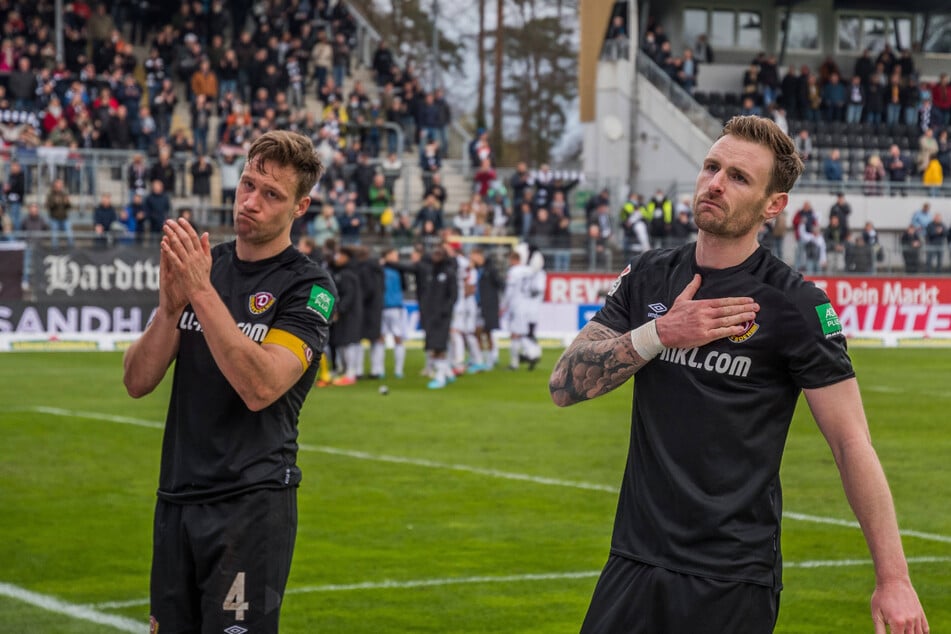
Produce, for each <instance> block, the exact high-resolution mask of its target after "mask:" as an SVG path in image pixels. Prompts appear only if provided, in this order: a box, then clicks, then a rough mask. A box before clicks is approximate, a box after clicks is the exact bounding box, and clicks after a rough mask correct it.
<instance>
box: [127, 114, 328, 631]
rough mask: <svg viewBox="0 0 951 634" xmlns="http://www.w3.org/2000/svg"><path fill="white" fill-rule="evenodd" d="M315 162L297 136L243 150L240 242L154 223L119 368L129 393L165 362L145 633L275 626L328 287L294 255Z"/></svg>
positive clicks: (158, 375) (320, 273)
mask: <svg viewBox="0 0 951 634" xmlns="http://www.w3.org/2000/svg"><path fill="white" fill-rule="evenodd" d="M322 172H323V167H322V166H321V164H320V160H319V159H318V157H317V155H316V153H315V152H314V147H313V143H312V142H311V141H310V140H309V139H308V138H307V137H304V136H302V135H299V134H296V133H291V132H285V131H272V132H268V133H266V134H264V135H262V136H261V137H259V138H258V139H257V140H256V141H255V142H254V143H253V144H252V145H251V147H250V149H249V152H248V156H247V161H246V163H245V165H244V170H243V172H242V174H241V177H240V181H239V183H238V189H237V192H236V195H235V201H234V207H233V215H234V230H235V235H236V238H235V240H234V241H232V242H228V243H225V244H220V245H217V246H215V247H214V248H212V247H211V245H210V243H209V238H208V234H207V233H204V234H202V235H198V233H196V231H195V229H194V228H193V227H192V226H191V225H190V224H189V223H188V221H187V220H184V219H177V220H168V221H167V222H166V223H165V225H164V227H163V233H164V235H163V238H162V244H161V255H160V260H159V275H160V290H159V307H158V309H157V311H156V312H155V315H154V317H153V318H152V321H151V322H150V324H149V325H148V327H147V328H146V330H145V332H144V333H143V334H142V336H141V337H140V338H139V339H138V340H137V341H136V342H135V343H133V344H132V346H130V347H129V349H128V351H127V352H126V354H125V359H124V370H125V372H124V377H123V378H124V382H125V386H126V389H127V391H128V392H129V394H130V395H131V396H133V397H135V398H139V397H142V396H145V395H146V394H149V393H150V392H152V391H153V390H154V389H155V388H156V387H157V386H158V385H159V383H160V382H161V381H162V379H163V377H164V376H165V374H166V372H167V370H168V368H169V367H170V366H171V364H172V362H173V361H174V363H175V369H174V371H173V379H172V387H171V400H170V402H169V407H168V414H167V417H166V422H165V435H164V440H163V443H162V458H161V467H160V473H159V487H158V500H157V503H156V507H155V521H154V527H153V549H152V574H151V582H150V587H151V623H150V626H151V631H152V632H153V633H155V632H159V631H160V632H161V634H171V633H173V632H178V633H184V632H189V633H193V632H194V633H197V632H222V631H224V632H230V631H232V630H234V631H236V632H237V631H241V632H245V631H251V632H255V633H259V632H270V633H276V632H277V631H278V618H279V615H280V607H281V603H282V600H283V595H284V587H285V585H286V583H287V577H288V574H289V572H290V566H291V557H292V554H293V550H294V539H295V536H296V532H297V486H298V484H299V483H300V481H301V472H300V469H299V468H298V466H297V448H298V447H297V419H298V415H299V413H300V409H301V406H302V405H303V403H304V399H305V397H306V396H307V393H308V391H309V390H310V388H311V386H312V385H313V383H314V375H315V374H316V372H317V367H318V361H319V357H320V352H321V350H323V348H324V344H326V342H327V336H328V331H329V325H330V317H331V314H332V312H333V308H334V303H335V301H336V288H335V287H334V285H333V281H332V280H331V278H330V276H329V275H328V274H327V273H326V272H325V271H324V270H323V269H322V268H321V267H320V266H318V265H317V264H315V263H314V262H313V261H311V260H310V259H309V258H307V257H306V256H304V255H302V254H301V253H300V252H299V251H298V250H297V249H295V248H294V247H293V246H292V245H291V239H290V231H291V224H292V223H293V221H294V220H295V219H296V218H299V217H301V216H303V214H304V213H305V212H306V211H307V208H308V207H309V206H310V197H309V192H310V191H311V189H312V188H313V186H314V185H315V184H316V183H317V180H318V179H319V177H320V175H321V173H322Z"/></svg>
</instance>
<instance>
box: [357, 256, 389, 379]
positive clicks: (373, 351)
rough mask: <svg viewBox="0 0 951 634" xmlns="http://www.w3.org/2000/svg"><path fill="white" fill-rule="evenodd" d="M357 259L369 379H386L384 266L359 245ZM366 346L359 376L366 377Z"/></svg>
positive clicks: (362, 332)
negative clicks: (384, 371)
mask: <svg viewBox="0 0 951 634" xmlns="http://www.w3.org/2000/svg"><path fill="white" fill-rule="evenodd" d="M354 253H356V256H357V275H359V276H360V296H361V297H362V298H363V324H362V326H361V328H360V338H361V341H362V340H363V339H366V340H367V341H368V342H369V343H370V376H369V378H371V379H381V378H383V352H384V347H383V344H382V343H381V341H382V337H381V333H380V322H381V320H382V319H383V267H382V266H380V263H379V261H377V258H375V257H371V254H370V249H369V248H367V247H365V246H359V247H356V248H355V249H354ZM363 361H364V353H363V344H362V343H361V345H360V356H359V357H358V361H357V368H356V373H357V376H358V377H363V376H364V371H363V369H364V365H363Z"/></svg>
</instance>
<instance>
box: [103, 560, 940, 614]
mask: <svg viewBox="0 0 951 634" xmlns="http://www.w3.org/2000/svg"><path fill="white" fill-rule="evenodd" d="M907 561H908V563H909V564H934V563H951V557H909V558H908V559H907ZM871 565H872V560H871V559H831V560H813V561H798V562H797V561H793V562H784V563H783V568H807V569H809V568H845V567H850V566H871ZM600 575H601V571H600V570H585V571H580V572H545V573H536V574H523V575H477V576H472V577H442V578H438V577H437V578H433V579H408V580H405V581H396V580H394V579H384V580H383V581H364V582H361V583H330V584H324V585H316V586H298V587H290V588H288V589H287V590H285V591H284V594H313V593H321V592H356V591H360V590H408V589H412V588H440V587H445V586H455V585H466V584H493V583H520V582H525V581H560V580H564V579H592V578H595V577H598V576H600ZM148 603H149V600H148V599H131V600H129V601H107V602H104V603H95V604H92V605H90V606H89V607H91V608H96V609H99V610H108V609H114V608H127V607H133V606H138V605H148Z"/></svg>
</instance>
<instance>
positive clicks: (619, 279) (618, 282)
mask: <svg viewBox="0 0 951 634" xmlns="http://www.w3.org/2000/svg"><path fill="white" fill-rule="evenodd" d="M630 272H631V265H630V264H628V265H627V266H626V267H624V270H623V271H621V274H620V275H618V276H617V279H616V280H614V283H613V284H611V290H609V291H608V297H614V293H615V292H616V291H617V289H619V288H620V287H621V282H622V281H623V280H624V276H625V275H627V274H628V273H630Z"/></svg>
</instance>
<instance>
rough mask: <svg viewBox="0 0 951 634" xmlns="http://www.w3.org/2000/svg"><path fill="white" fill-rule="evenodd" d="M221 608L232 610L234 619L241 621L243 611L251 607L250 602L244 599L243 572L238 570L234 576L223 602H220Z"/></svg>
mask: <svg viewBox="0 0 951 634" xmlns="http://www.w3.org/2000/svg"><path fill="white" fill-rule="evenodd" d="M221 609H222V610H225V611H226V612H227V611H229V610H231V611H234V620H235V621H243V620H244V613H245V612H246V611H247V610H250V609H251V604H250V603H248V602H247V601H245V600H244V573H243V572H239V573H238V574H236V575H235V576H234V581H232V582H231V587H230V588H229V589H228V594H226V595H225V602H224V603H222V604H221Z"/></svg>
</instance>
